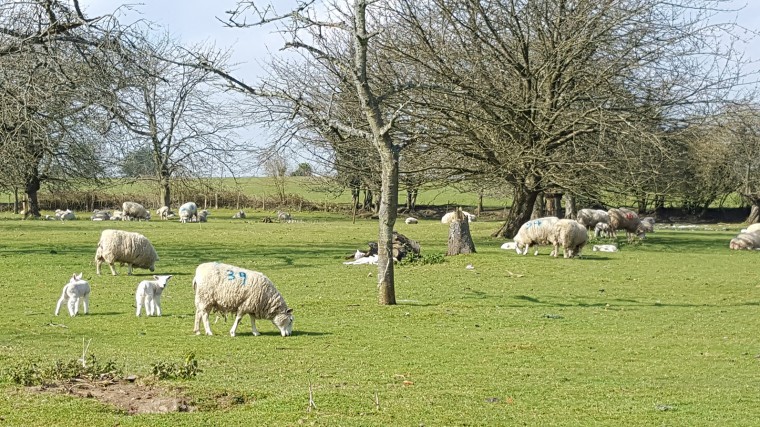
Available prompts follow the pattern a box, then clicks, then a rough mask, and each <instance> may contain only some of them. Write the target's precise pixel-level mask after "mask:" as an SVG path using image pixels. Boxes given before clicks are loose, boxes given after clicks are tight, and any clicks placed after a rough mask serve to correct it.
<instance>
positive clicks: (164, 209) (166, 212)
mask: <svg viewBox="0 0 760 427" xmlns="http://www.w3.org/2000/svg"><path fill="white" fill-rule="evenodd" d="M156 215H157V216H158V218H159V219H169V218H171V217H173V216H174V212H172V211H171V209H169V206H161V207H160V208H158V209H156Z"/></svg>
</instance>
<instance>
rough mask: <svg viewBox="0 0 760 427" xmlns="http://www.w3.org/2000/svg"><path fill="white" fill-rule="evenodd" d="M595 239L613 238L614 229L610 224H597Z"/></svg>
mask: <svg viewBox="0 0 760 427" xmlns="http://www.w3.org/2000/svg"><path fill="white" fill-rule="evenodd" d="M594 237H596V238H599V237H610V238H611V237H612V229H611V228H610V224H608V223H606V222H597V223H596V225H595V226H594Z"/></svg>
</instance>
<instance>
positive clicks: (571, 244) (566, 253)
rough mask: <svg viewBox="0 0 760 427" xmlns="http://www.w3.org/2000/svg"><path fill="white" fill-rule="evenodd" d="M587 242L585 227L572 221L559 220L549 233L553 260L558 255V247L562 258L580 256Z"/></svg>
mask: <svg viewBox="0 0 760 427" xmlns="http://www.w3.org/2000/svg"><path fill="white" fill-rule="evenodd" d="M587 241H588V232H587V231H586V227H585V226H583V225H582V224H581V223H579V222H578V221H576V220H574V219H560V220H559V221H557V222H556V223H555V224H554V226H553V227H552V230H551V232H550V233H549V242H551V244H552V245H553V246H554V250H553V251H552V256H554V257H555V258H556V257H557V255H558V254H559V247H560V246H562V256H563V257H564V258H573V257H576V256H580V255H581V250H582V249H583V247H584V246H585V245H586V242H587Z"/></svg>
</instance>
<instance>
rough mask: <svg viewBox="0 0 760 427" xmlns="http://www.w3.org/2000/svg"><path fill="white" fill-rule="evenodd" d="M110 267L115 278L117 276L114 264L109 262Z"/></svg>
mask: <svg viewBox="0 0 760 427" xmlns="http://www.w3.org/2000/svg"><path fill="white" fill-rule="evenodd" d="M108 267H110V268H111V274H112V275H114V276H115V275H116V269H114V268H113V263H112V262H109V263H108Z"/></svg>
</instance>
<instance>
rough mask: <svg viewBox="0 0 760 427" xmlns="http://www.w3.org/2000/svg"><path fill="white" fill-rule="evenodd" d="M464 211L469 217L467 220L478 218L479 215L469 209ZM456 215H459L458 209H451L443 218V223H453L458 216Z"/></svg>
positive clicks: (471, 220) (472, 220)
mask: <svg viewBox="0 0 760 427" xmlns="http://www.w3.org/2000/svg"><path fill="white" fill-rule="evenodd" d="M462 213H463V214H464V216H466V217H467V222H475V221H476V220H477V219H478V217H477V216H475V215H473V214H471V213H469V212H467V211H462ZM456 216H457V211H451V212H449V213H447V214H446V215H444V216H443V217H442V218H441V224H451V223H452V222H453V221H454V218H456Z"/></svg>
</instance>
